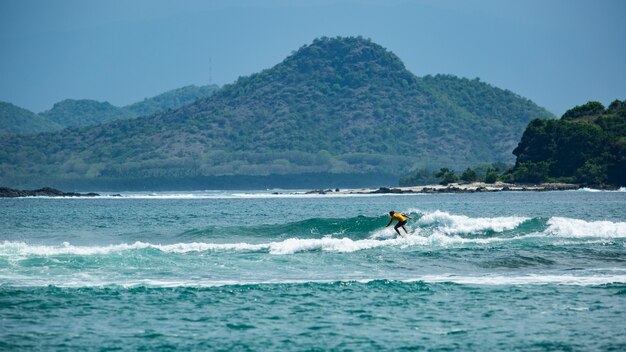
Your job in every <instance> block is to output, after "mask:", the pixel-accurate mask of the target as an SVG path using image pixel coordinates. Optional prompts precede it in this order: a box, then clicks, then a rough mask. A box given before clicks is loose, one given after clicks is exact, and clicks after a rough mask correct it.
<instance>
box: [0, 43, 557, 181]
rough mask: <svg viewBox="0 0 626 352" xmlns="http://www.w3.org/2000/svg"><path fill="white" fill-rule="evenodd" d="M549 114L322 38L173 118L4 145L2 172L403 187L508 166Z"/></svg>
mask: <svg viewBox="0 0 626 352" xmlns="http://www.w3.org/2000/svg"><path fill="white" fill-rule="evenodd" d="M551 117H552V115H551V114H550V113H548V112H547V111H546V110H545V109H542V108H540V107H538V106H537V105H535V104H534V103H532V102H531V101H529V100H527V99H524V98H522V97H519V96H517V95H515V94H513V93H511V92H509V91H506V90H502V89H499V88H495V87H492V86H490V85H488V84H486V83H482V82H480V81H479V80H468V79H462V78H457V77H454V76H441V75H438V76H427V77H423V78H419V77H416V76H415V75H413V74H412V73H411V72H409V71H407V70H406V68H405V67H404V65H403V63H402V62H401V60H400V59H399V58H398V57H397V56H396V55H394V54H393V53H391V52H389V51H387V50H385V49H384V48H382V47H381V46H379V45H377V44H375V43H373V42H371V41H370V40H365V39H362V38H360V37H359V38H332V39H330V38H321V39H316V40H315V41H314V42H313V43H312V44H310V45H306V46H303V47H302V48H300V49H299V50H298V51H297V52H295V53H294V54H292V55H291V56H289V57H287V58H286V59H285V60H284V61H283V62H281V63H279V64H277V65H276V66H274V67H272V68H270V69H267V70H264V71H262V72H259V73H257V74H253V75H251V76H248V77H241V78H239V79H238V80H237V81H236V82H235V83H233V84H230V85H227V86H225V87H223V88H222V89H221V90H219V91H218V92H216V93H215V94H214V95H212V96H211V97H210V98H206V99H201V100H198V101H196V102H195V103H193V104H189V105H186V106H183V107H182V108H180V109H177V110H173V111H169V112H164V113H157V114H155V115H152V116H148V117H142V118H138V119H132V120H119V121H114V122H111V123H108V124H105V125H100V126H94V127H88V128H74V129H67V130H64V131H61V132H59V133H56V134H48V135H40V136H36V137H27V136H25V137H15V138H11V139H7V140H5V141H3V142H2V145H1V146H2V148H1V149H2V150H1V151H0V176H1V177H2V180H3V183H5V184H8V185H12V184H16V183H20V182H22V180H25V179H28V180H33V177H34V176H36V177H38V178H39V179H42V180H48V181H50V180H51V179H55V180H59V179H66V180H67V179H72V180H85V179H88V180H91V181H94V182H96V183H97V182H99V181H102V182H109V181H111V180H123V179H135V180H141V179H146V180H148V179H150V180H153V179H155V178H160V179H164V178H167V179H169V180H173V181H172V182H176V180H182V179H188V178H201V177H210V176H232V177H235V176H248V175H257V176H268V175H304V174H307V175H311V174H314V175H315V174H319V175H336V176H337V177H339V176H340V175H352V174H356V175H361V176H358V178H355V181H362V180H363V179H366V178H367V177H369V176H372V175H381V174H384V175H393V178H394V179H396V180H397V176H398V175H401V174H403V173H406V172H407V171H408V170H410V169H412V168H416V167H424V166H434V167H437V166H440V165H452V166H458V167H463V166H467V165H475V164H479V163H482V162H493V161H501V160H504V161H506V160H511V159H512V156H511V151H512V149H513V147H514V146H515V144H516V143H517V141H518V140H519V138H520V136H521V134H522V132H523V130H524V128H525V127H526V125H527V124H528V122H529V121H530V120H532V119H533V118H551ZM28 177H30V178H28ZM320 177H321V176H320ZM324 177H326V176H324ZM181 182H182V181H181ZM47 184H51V183H50V182H48V183H47Z"/></svg>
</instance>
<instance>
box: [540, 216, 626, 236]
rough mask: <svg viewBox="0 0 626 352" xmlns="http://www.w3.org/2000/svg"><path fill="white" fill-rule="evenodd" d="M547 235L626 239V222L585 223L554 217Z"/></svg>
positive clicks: (549, 223) (546, 231)
mask: <svg viewBox="0 0 626 352" xmlns="http://www.w3.org/2000/svg"><path fill="white" fill-rule="evenodd" d="M545 233H547V234H549V235H553V236H558V237H601V238H621V237H626V222H611V221H584V220H579V219H569V218H561V217H553V218H550V220H548V228H547V229H546V230H545Z"/></svg>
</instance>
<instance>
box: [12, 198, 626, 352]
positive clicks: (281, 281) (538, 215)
mask: <svg viewBox="0 0 626 352" xmlns="http://www.w3.org/2000/svg"><path fill="white" fill-rule="evenodd" d="M286 193H289V194H282V195H274V194H271V193H270V192H252V193H237V192H193V193H187V194H175V193H154V194H136V193H135V194H131V193H128V194H123V196H122V197H106V196H105V197H99V198H82V199H81V198H78V199H76V198H67V199H65V198H63V199H58V198H56V199H54V198H22V199H0V219H1V220H2V224H3V226H2V227H1V228H0V327H1V328H0V349H3V350H108V349H123V350H138V349H147V350H156V349H158V350H161V349H173V350H189V349H192V350H193V349H195V350H277V349H281V350H310V349H322V350H327V349H336V350H372V349H394V350H396V349H408V350H421V349H427V350H479V351H482V350H516V349H517V350H531V351H532V350H537V351H551V350H624V349H626V330H625V329H624V325H623V322H624V321H626V192H590V191H572V192H538V193H530V192H526V193H513V192H502V193H490V194H440V195H382V196H381V195H378V196H332V195H324V196H314V195H302V194H291V192H286ZM389 210H396V211H401V212H404V213H407V214H411V216H412V217H413V218H414V220H413V221H409V223H408V225H407V228H408V230H409V232H410V234H409V235H408V236H406V237H404V238H397V237H396V236H395V235H394V231H393V228H392V227H388V228H385V225H386V224H387V222H388V220H389V216H388V215H387V213H388V211H389Z"/></svg>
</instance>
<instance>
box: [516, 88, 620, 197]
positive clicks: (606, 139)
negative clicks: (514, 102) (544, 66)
mask: <svg viewBox="0 0 626 352" xmlns="http://www.w3.org/2000/svg"><path fill="white" fill-rule="evenodd" d="M513 153H514V154H515V155H516V156H517V160H516V164H515V167H514V168H513V170H511V171H510V172H509V173H508V175H507V177H508V178H509V179H510V181H516V182H546V181H561V182H563V181H565V182H576V183H582V184H588V185H594V186H596V185H605V184H610V185H617V186H626V100H624V101H619V100H615V101H614V102H613V103H611V105H609V107H608V108H606V109H605V108H604V106H603V105H602V104H601V103H599V102H588V103H586V104H583V105H580V106H576V107H574V108H572V109H570V110H568V111H567V112H566V113H565V114H564V115H563V116H562V117H561V119H560V120H549V121H546V120H533V121H531V122H530V123H529V124H528V128H527V129H526V131H524V135H523V137H522V139H521V141H520V143H519V145H518V146H517V148H515V150H514V151H513Z"/></svg>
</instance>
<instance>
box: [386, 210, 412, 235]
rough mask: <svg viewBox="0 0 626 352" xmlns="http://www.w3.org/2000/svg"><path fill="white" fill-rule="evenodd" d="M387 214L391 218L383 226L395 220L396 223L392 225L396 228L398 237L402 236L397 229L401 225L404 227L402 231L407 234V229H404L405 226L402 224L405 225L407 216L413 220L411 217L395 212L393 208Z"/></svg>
mask: <svg viewBox="0 0 626 352" xmlns="http://www.w3.org/2000/svg"><path fill="white" fill-rule="evenodd" d="M389 215H390V216H391V220H389V223H388V224H387V226H385V227H389V225H391V223H392V222H393V221H394V220H396V221H397V222H398V223H397V224H396V226H394V227H393V228H394V230H396V232H397V233H398V236H400V237H404V236H402V234H401V233H400V230H398V228H400V227H402V228H403V229H404V232H406V234H407V235H408V234H409V231H407V230H406V227H404V225H406V222H407V218H409V219H411V220H413V218H412V217H410V216H408V215H404V214H402V213H396V212H394V211H393V210H392V211H390V212H389Z"/></svg>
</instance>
